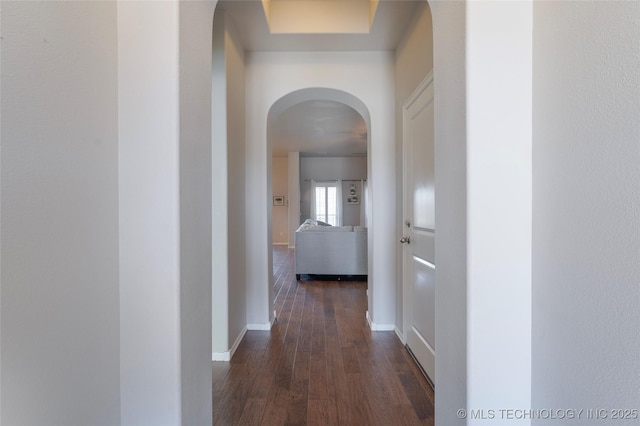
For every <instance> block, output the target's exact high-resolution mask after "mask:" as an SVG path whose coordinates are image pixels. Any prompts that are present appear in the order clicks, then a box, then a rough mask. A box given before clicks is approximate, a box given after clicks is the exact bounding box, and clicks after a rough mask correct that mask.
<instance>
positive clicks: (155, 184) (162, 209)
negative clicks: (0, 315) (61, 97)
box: [118, 2, 182, 425]
mask: <svg viewBox="0 0 640 426" xmlns="http://www.w3.org/2000/svg"><path fill="white" fill-rule="evenodd" d="M140 22H144V23H145V24H144V26H141V25H140ZM177 22H178V5H177V3H174V2H166V3H142V2H126V3H120V4H118V84H119V85H118V91H119V99H118V101H119V103H118V112H119V137H120V143H119V146H118V148H119V152H118V155H119V172H120V173H119V184H120V186H119V194H120V198H119V207H120V344H121V347H120V354H121V357H120V371H121V375H122V380H121V397H122V420H121V422H122V424H123V425H136V424H143V423H155V424H177V423H179V422H180V421H181V417H182V414H181V394H180V386H181V371H180V370H181V360H180V331H181V330H180V260H179V259H180V256H179V254H180V179H179V170H180V163H179V161H180V158H179V155H178V153H179V151H180V144H179V132H180V128H179V127H180V123H179V105H178V102H179V91H178V78H179V73H178V59H179V58H178V26H177ZM132 372H135V373H134V374H132Z"/></svg>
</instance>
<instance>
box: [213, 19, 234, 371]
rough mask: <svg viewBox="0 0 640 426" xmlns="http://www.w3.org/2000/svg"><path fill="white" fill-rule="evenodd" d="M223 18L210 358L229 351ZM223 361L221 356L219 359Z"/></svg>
mask: <svg viewBox="0 0 640 426" xmlns="http://www.w3.org/2000/svg"><path fill="white" fill-rule="evenodd" d="M225 21H226V19H225V14H224V12H222V11H219V10H217V11H216V12H215V17H214V22H213V41H212V65H211V67H212V72H211V93H212V99H211V204H212V208H211V252H212V253H211V257H212V264H211V272H212V280H211V309H212V317H211V327H212V342H211V350H212V357H214V359H215V357H216V355H215V354H224V353H225V352H226V351H228V350H229V347H230V345H229V218H228V214H229V195H228V194H229V184H228V171H227V170H228V161H229V160H228V158H229V154H228V143H227V139H228V138H227V133H228V132H227V115H228V112H227V104H228V101H227V58H226V56H227V53H226V25H225ZM220 357H223V355H220Z"/></svg>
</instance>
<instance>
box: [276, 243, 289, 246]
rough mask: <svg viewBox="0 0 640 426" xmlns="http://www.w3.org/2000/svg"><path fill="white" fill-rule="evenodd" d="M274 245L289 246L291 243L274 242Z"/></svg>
mask: <svg viewBox="0 0 640 426" xmlns="http://www.w3.org/2000/svg"><path fill="white" fill-rule="evenodd" d="M273 245H274V246H288V245H289V243H273Z"/></svg>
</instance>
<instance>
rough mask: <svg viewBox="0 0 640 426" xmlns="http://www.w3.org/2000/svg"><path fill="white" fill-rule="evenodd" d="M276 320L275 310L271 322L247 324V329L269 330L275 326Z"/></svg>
mask: <svg viewBox="0 0 640 426" xmlns="http://www.w3.org/2000/svg"><path fill="white" fill-rule="evenodd" d="M275 321H276V311H273V318H271V319H270V320H269V322H265V323H263V324H247V330H252V331H269V330H271V327H273V323H274V322H275Z"/></svg>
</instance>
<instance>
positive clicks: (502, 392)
mask: <svg viewBox="0 0 640 426" xmlns="http://www.w3.org/2000/svg"><path fill="white" fill-rule="evenodd" d="M466 22H467V43H466V44H467V49H466V55H467V61H468V64H467V70H466V82H467V86H466V92H467V93H466V97H467V109H466V112H467V117H466V124H467V141H466V150H467V268H468V269H467V306H468V310H467V405H468V408H469V409H472V410H475V409H482V408H485V409H491V408H493V409H495V410H499V409H501V408H504V407H518V408H521V409H527V408H528V407H529V406H530V402H531V179H532V178H531V175H532V171H531V164H532V159H531V143H532V142H531V141H532V136H531V131H532V126H531V108H532V107H531V105H532V88H531V85H532V83H531V81H532V33H533V31H532V24H533V19H532V4H531V2H473V1H472V2H468V3H467V16H466ZM436 161H437V159H436ZM436 164H437V163H436ZM436 167H438V166H436ZM437 232H438V231H437ZM437 238H438V234H437V233H436V245H437V243H438V239H437ZM437 261H438V259H437V258H436V265H437ZM436 268H437V266H436ZM436 271H437V269H436ZM436 273H437V272H436ZM485 422H486V420H483V419H478V420H475V421H474V420H473V419H471V420H470V421H468V423H467V424H484V423H485ZM492 423H493V424H507V423H508V424H529V420H527V419H523V420H522V421H513V420H510V419H503V418H502V417H500V416H497V417H496V419H494V420H493V421H492Z"/></svg>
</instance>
